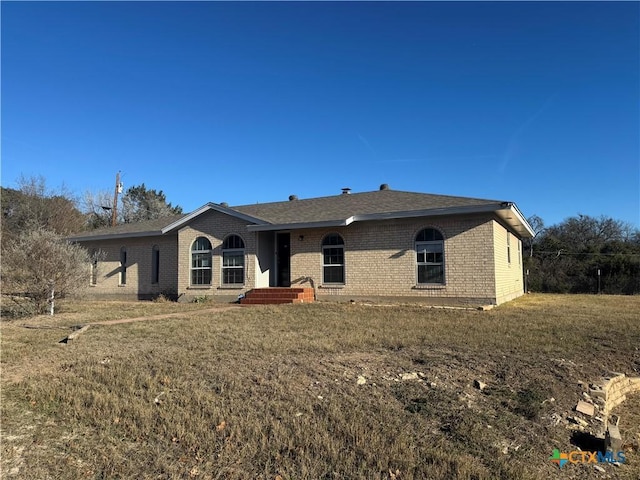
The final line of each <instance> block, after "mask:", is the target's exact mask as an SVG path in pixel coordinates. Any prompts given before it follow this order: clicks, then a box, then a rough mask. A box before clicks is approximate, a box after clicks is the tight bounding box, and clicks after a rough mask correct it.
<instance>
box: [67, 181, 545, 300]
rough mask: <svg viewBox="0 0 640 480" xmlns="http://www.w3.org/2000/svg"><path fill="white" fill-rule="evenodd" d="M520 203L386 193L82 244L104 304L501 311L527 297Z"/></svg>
mask: <svg viewBox="0 0 640 480" xmlns="http://www.w3.org/2000/svg"><path fill="white" fill-rule="evenodd" d="M533 235H534V233H533V231H532V229H531V227H530V226H529V224H528V223H527V221H526V219H525V218H524V216H523V215H522V214H521V213H520V211H519V210H518V208H517V207H516V205H515V204H514V203H512V202H505V201H496V200H481V199H475V198H466V197H453V196H445V195H432V194H423V193H412V192H402V191H395V190H391V189H389V187H388V186H387V185H381V186H380V190H377V191H372V192H363V193H353V194H351V193H349V190H348V189H344V191H343V193H342V194H339V195H334V196H328V197H320V198H309V199H303V200H299V199H298V198H297V197H295V196H293V195H292V196H291V197H289V201H284V202H274V203H263V204H255V205H243V206H238V207H229V206H228V205H227V204H225V203H221V204H216V203H207V204H206V205H204V206H202V207H200V208H198V209H197V210H195V211H193V212H191V213H189V214H186V215H177V216H173V217H170V218H163V219H158V220H152V221H148V222H142V223H134V224H123V225H118V226H116V227H112V228H107V229H101V230H95V231H91V232H85V233H81V234H78V235H76V236H74V237H71V238H70V240H71V241H73V242H77V243H80V244H81V245H83V246H84V247H86V248H87V249H88V250H89V251H90V253H92V254H94V255H95V254H98V255H96V258H97V260H95V261H94V262H93V264H92V265H91V266H90V267H88V268H90V273H88V275H87V277H88V281H89V282H90V284H91V288H92V289H93V293H94V294H95V296H107V295H110V296H113V297H116V296H117V297H120V298H121V297H130V298H152V297H154V296H156V295H158V294H160V293H165V294H167V293H169V294H172V295H177V296H178V297H179V299H180V300H188V299H193V298H196V297H202V296H212V297H214V298H216V299H219V300H221V301H229V300H235V299H237V298H238V296H239V295H240V294H245V293H247V292H248V291H250V290H251V289H254V288H261V287H276V286H277V287H289V286H303V287H313V288H314V289H315V292H316V295H317V297H318V298H319V299H323V298H324V299H327V298H333V299H336V300H341V299H343V300H350V299H363V298H372V297H377V298H380V297H404V298H405V299H407V300H409V297H412V298H411V299H419V300H421V301H424V302H433V303H477V304H500V303H503V302H506V301H508V300H511V299H513V298H516V297H518V296H520V295H522V294H523V268H522V239H523V238H530V237H532V236H533Z"/></svg>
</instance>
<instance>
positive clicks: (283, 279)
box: [276, 233, 291, 287]
mask: <svg viewBox="0 0 640 480" xmlns="http://www.w3.org/2000/svg"><path fill="white" fill-rule="evenodd" d="M290 242H291V235H289V234H288V233H278V234H276V266H277V268H276V272H277V277H278V278H277V284H278V287H290V286H291V243H290Z"/></svg>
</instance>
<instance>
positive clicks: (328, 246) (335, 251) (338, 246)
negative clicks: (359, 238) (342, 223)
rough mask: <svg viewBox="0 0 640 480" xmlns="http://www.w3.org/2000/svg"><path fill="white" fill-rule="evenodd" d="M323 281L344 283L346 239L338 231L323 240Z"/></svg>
mask: <svg viewBox="0 0 640 480" xmlns="http://www.w3.org/2000/svg"><path fill="white" fill-rule="evenodd" d="M322 283H339V284H344V240H343V239H342V237H341V236H340V235H338V234H337V233H331V234H329V235H327V236H326V237H324V240H322Z"/></svg>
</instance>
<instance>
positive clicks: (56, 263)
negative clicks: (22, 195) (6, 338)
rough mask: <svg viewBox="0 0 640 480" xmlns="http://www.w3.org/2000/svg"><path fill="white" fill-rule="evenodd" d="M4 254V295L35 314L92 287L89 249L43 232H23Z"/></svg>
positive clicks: (56, 235)
mask: <svg viewBox="0 0 640 480" xmlns="http://www.w3.org/2000/svg"><path fill="white" fill-rule="evenodd" d="M2 253H3V255H2V284H3V287H2V289H3V294H5V295H6V294H10V295H11V296H12V298H14V299H15V300H16V301H21V302H26V303H27V304H29V305H31V306H32V307H33V311H34V312H35V313H45V312H46V310H47V306H49V305H51V302H53V301H54V300H56V299H59V298H64V297H66V296H68V295H70V294H72V293H77V292H80V291H81V290H82V289H83V288H84V287H85V286H87V285H88V283H89V265H90V262H91V258H90V256H89V254H88V252H87V251H86V249H84V248H83V247H81V246H80V245H77V244H72V243H69V242H67V241H66V240H65V239H64V238H63V237H62V236H60V235H58V234H57V233H55V232H52V231H49V230H45V229H44V228H41V227H40V228H36V229H34V230H31V231H25V232H23V233H22V234H21V235H20V236H18V237H17V238H16V239H14V240H11V241H10V242H8V244H7V246H6V248H5V249H4V251H3V252H2Z"/></svg>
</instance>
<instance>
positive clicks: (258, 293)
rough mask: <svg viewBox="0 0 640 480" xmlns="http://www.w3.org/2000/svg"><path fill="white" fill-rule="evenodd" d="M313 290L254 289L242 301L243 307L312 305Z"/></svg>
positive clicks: (284, 288)
mask: <svg viewBox="0 0 640 480" xmlns="http://www.w3.org/2000/svg"><path fill="white" fill-rule="evenodd" d="M313 300H314V296H313V288H297V287H295V288H286V287H269V288H254V289H253V290H250V291H248V292H247V293H246V295H245V296H244V298H243V299H242V300H240V304H242V305H276V304H281V303H311V302H313Z"/></svg>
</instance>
